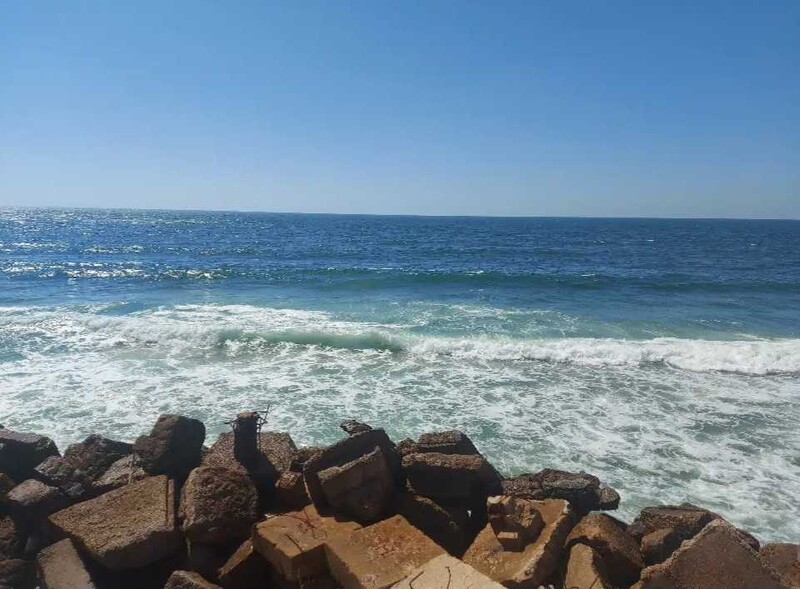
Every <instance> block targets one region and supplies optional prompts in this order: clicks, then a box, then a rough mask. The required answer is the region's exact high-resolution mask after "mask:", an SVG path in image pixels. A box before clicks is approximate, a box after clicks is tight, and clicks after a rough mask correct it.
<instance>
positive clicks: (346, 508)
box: [0, 413, 800, 589]
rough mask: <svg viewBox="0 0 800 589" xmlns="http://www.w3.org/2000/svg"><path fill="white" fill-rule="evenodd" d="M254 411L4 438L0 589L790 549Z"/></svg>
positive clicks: (286, 582) (422, 583)
mask: <svg viewBox="0 0 800 589" xmlns="http://www.w3.org/2000/svg"><path fill="white" fill-rule="evenodd" d="M261 426H262V419H261V416H259V415H258V414H256V413H244V414H241V415H239V416H238V417H237V419H236V420H235V421H234V422H232V431H230V432H227V433H223V434H221V435H220V436H219V437H218V438H217V440H216V441H214V442H213V443H212V444H211V445H210V447H205V446H204V445H203V444H204V442H205V427H204V425H203V424H202V423H201V422H199V421H197V420H194V419H190V418H187V417H182V416H177V415H164V416H162V417H160V418H159V419H158V421H157V422H156V423H155V425H154V426H153V429H152V431H151V432H150V433H149V434H148V435H145V436H142V437H140V438H139V439H138V440H136V441H135V442H134V443H132V444H129V443H125V442H119V441H115V440H109V439H106V438H103V437H100V436H97V435H92V436H89V437H88V438H87V439H86V440H85V441H83V442H81V443H79V444H75V445H73V446H70V447H69V448H67V449H66V451H65V452H64V453H63V455H61V454H60V452H59V450H58V448H56V446H55V444H54V443H53V442H52V441H51V440H50V439H48V438H47V437H45V436H41V435H36V434H30V433H20V432H16V431H10V430H7V429H0V588H12V589H32V588H33V587H37V586H38V587H41V588H42V589H105V588H108V589H112V588H113V589H117V588H128V587H130V588H132V589H133V588H136V589H148V588H153V589H162V588H165V589H203V588H204V589H211V588H218V587H222V588H224V589H263V588H267V587H279V588H284V587H285V588H290V587H304V588H309V587H314V588H335V587H343V588H346V589H350V588H358V589H362V588H363V589H380V588H388V587H397V588H403V589H406V588H407V589H458V588H471V589H480V588H487V589H489V588H500V587H513V588H529V587H530V588H534V587H539V586H552V587H575V588H589V587H591V588H594V589H599V588H611V587H617V588H629V587H636V588H638V589H650V588H656V587H658V588H664V587H680V588H690V587H691V588H696V589H704V588H709V589H711V588H723V587H725V588H730V589H736V588H768V587H774V588H780V587H798V586H800V560H798V555H799V551H798V545H794V544H767V545H765V546H760V545H759V542H758V541H757V540H756V539H755V538H753V537H752V536H750V535H749V534H747V533H746V532H745V531H743V530H740V529H737V528H736V527H735V526H733V525H732V524H730V523H729V522H727V521H726V520H725V519H724V518H723V517H722V516H720V515H719V514H716V513H713V512H711V511H708V510H706V509H703V508H700V507H696V506H694V505H688V504H687V505H679V506H670V505H659V506H652V507H648V508H645V509H643V510H642V512H641V513H640V514H639V516H638V517H637V518H636V519H635V520H634V521H633V522H631V523H630V524H628V523H625V522H622V521H620V520H619V519H616V518H614V517H612V516H611V515H609V514H608V513H606V512H607V511H611V510H614V509H616V508H617V506H618V505H619V501H620V498H619V495H618V494H617V493H616V491H614V490H613V489H611V488H609V487H606V486H603V485H601V483H600V481H599V480H598V478H597V477H595V476H592V475H589V474H586V473H570V472H564V471H559V470H552V469H545V470H541V471H539V472H536V473H533V474H524V475H519V476H515V477H510V478H506V477H504V476H503V475H502V474H501V473H499V472H498V471H497V470H496V469H495V468H494V467H493V466H492V465H491V464H490V463H489V461H487V460H486V458H485V457H484V456H483V455H481V453H480V451H479V450H478V448H476V447H475V445H474V444H473V443H472V441H471V440H470V439H469V437H467V436H466V435H465V434H464V433H462V432H459V431H445V432H434V433H429V434H423V435H422V436H420V438H419V439H418V440H403V441H401V442H399V443H397V444H395V443H394V442H393V441H392V440H391V439H389V437H388V435H387V434H386V432H385V431H384V430H382V429H373V428H372V427H370V426H369V425H366V424H363V423H359V422H355V421H352V420H351V421H348V422H345V423H343V424H342V428H343V429H344V430H345V434H346V435H345V436H344V437H343V438H342V439H341V440H339V441H338V442H336V443H334V444H332V445H330V446H327V447H308V448H297V447H296V445H295V443H294V442H293V441H292V438H291V437H290V436H289V434H287V433H280V432H270V431H262V428H261Z"/></svg>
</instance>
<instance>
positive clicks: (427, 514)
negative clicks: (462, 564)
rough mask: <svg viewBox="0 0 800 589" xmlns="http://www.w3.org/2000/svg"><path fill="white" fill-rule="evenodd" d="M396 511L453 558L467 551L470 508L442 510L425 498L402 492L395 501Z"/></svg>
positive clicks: (443, 508)
mask: <svg viewBox="0 0 800 589" xmlns="http://www.w3.org/2000/svg"><path fill="white" fill-rule="evenodd" d="M394 510H395V512H396V513H397V514H398V515H402V516H403V517H404V518H406V519H407V520H408V522H409V523H410V524H411V525H412V526H414V527H415V528H417V529H419V530H421V531H422V532H423V533H424V534H425V535H426V536H428V537H429V538H430V539H431V540H433V541H434V542H436V543H437V544H438V545H439V546H441V547H442V548H444V549H445V550H447V552H449V553H450V554H452V555H453V556H457V557H460V556H461V555H462V554H463V553H464V550H466V549H467V544H468V540H469V538H468V533H467V526H468V521H469V515H468V514H467V511H466V509H458V508H449V507H442V506H441V505H439V504H438V503H436V502H434V501H433V500H432V499H428V498H427V497H423V496H422V495H414V494H413V493H398V494H396V495H395V498H394Z"/></svg>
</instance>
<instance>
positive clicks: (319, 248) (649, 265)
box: [0, 209, 800, 541]
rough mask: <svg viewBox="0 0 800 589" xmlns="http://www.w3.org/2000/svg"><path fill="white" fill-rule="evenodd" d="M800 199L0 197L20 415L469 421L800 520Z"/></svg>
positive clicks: (274, 421)
mask: <svg viewBox="0 0 800 589" xmlns="http://www.w3.org/2000/svg"><path fill="white" fill-rule="evenodd" d="M798 401H800V222H796V221H736V220H644V219H574V218H466V217H465V218H456V217H449V218H444V217H439V218H436V217H388V216H386V217H382V216H338V215H295V214H266V213H226V212H168V211H134V210H66V209H63V210H62V209H47V210H46V209H0V423H3V424H4V425H6V426H7V427H11V428H15V429H21V430H26V431H35V432H42V433H46V434H48V435H51V436H52V437H53V438H54V439H55V440H56V441H57V443H58V444H59V447H60V448H61V449H62V450H63V449H64V448H65V447H66V445H68V444H69V443H72V442H75V441H79V440H81V439H83V438H84V437H86V436H87V435H88V434H90V433H94V432H97V433H101V434H103V435H106V436H110V437H114V438H118V439H128V440H130V439H133V438H134V437H136V436H137V435H139V434H140V433H143V432H145V431H146V430H148V429H149V427H150V426H151V424H152V423H153V422H154V420H155V419H156V417H157V416H158V415H159V414H160V413H165V412H179V413H183V414H186V415H190V416H192V417H197V418H199V419H202V420H203V421H204V422H205V423H206V426H207V428H208V431H209V435H208V440H209V441H211V440H213V438H214V437H215V436H216V434H217V433H219V432H221V431H224V430H226V429H227V428H228V426H226V425H225V422H226V421H227V420H228V419H230V418H231V417H232V416H234V415H235V414H236V413H237V412H239V411H242V410H249V409H257V410H264V409H266V408H267V407H269V409H270V412H269V425H268V427H269V428H270V429H278V430H287V431H289V432H291V434H292V436H293V437H294V439H295V441H296V442H297V443H298V444H323V443H329V442H332V441H334V440H335V439H337V438H338V437H340V436H341V435H343V433H342V432H341V431H339V429H338V424H339V422H340V421H342V420H343V419H346V418H357V419H360V420H363V421H366V422H368V423H371V424H373V425H376V426H383V427H385V428H386V430H387V431H388V433H389V434H390V435H391V436H392V437H393V438H394V439H395V440H397V441H399V440H400V439H402V438H404V437H415V436H417V435H418V434H420V433H422V432H425V431H430V430H437V429H443V428H448V429H449V428H458V429H461V430H463V431H465V432H467V433H468V434H469V435H470V437H471V438H472V439H473V440H474V442H475V443H476V445H477V446H478V447H479V448H480V449H481V450H482V452H483V453H484V454H485V455H486V456H487V457H488V458H489V459H490V460H491V461H492V462H493V463H494V464H495V465H496V466H497V467H498V468H499V469H500V470H502V471H504V472H505V473H507V474H515V473H520V472H530V471H535V470H539V469H541V468H544V467H554V468H563V469H569V470H585V471H588V472H591V473H595V474H597V475H598V476H600V478H601V479H603V480H604V482H606V483H608V484H610V485H612V486H614V487H615V488H617V489H618V490H619V492H620V494H621V495H622V505H621V509H620V511H619V512H618V513H619V515H620V516H621V517H623V518H627V519H631V518H632V517H634V516H635V514H636V513H637V512H638V510H639V509H640V508H641V507H642V506H644V505H650V504H657V503H666V502H675V503H677V502H682V501H690V502H694V503H697V504H700V505H702V506H705V507H709V508H711V509H714V510H716V511H718V512H720V513H722V514H723V515H725V516H726V517H727V518H728V519H730V520H731V521H733V522H734V523H736V524H738V525H740V526H743V527H745V528H746V529H748V530H750V531H751V532H753V533H755V534H756V535H757V536H758V537H760V538H761V539H764V540H775V541H779V540H792V541H797V540H798V539H799V538H800V428H798V423H800V403H798Z"/></svg>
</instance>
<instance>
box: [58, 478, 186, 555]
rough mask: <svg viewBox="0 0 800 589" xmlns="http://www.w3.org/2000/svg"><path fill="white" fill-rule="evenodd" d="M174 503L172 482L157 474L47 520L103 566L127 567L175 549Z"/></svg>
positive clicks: (75, 506) (177, 544)
mask: <svg viewBox="0 0 800 589" xmlns="http://www.w3.org/2000/svg"><path fill="white" fill-rule="evenodd" d="M173 506H174V491H173V486H172V482H171V481H168V480H167V477H166V476H157V477H150V478H147V479H144V480H141V481H139V482H136V483H133V484H130V485H126V486H125V487H121V488H119V489H115V490H114V491H110V492H108V493H106V494H105V495H101V496H100V497H96V498H94V499H91V500H89V501H85V502H83V503H78V504H77V505H73V506H72V507H68V508H67V509H64V510H62V511H59V512H56V513H54V514H53V515H51V516H50V523H51V524H52V526H53V527H54V528H55V530H56V531H57V532H59V533H61V534H63V535H65V536H67V537H69V538H72V540H74V541H75V543H76V544H78V546H80V547H82V548H83V549H84V550H85V551H86V552H88V553H89V554H90V555H91V556H92V558H94V559H95V560H97V561H98V562H99V563H100V564H102V565H103V566H105V567H107V568H109V569H111V570H127V569H133V568H139V567H143V566H145V565H148V564H150V563H153V562H156V561H158V560H160V559H161V558H163V557H165V556H167V555H168V554H170V553H171V552H173V551H175V550H176V549H177V548H178V546H179V545H180V534H179V533H178V530H177V528H176V526H175V514H174V510H173Z"/></svg>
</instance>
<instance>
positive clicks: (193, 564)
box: [177, 540, 232, 582]
mask: <svg viewBox="0 0 800 589" xmlns="http://www.w3.org/2000/svg"><path fill="white" fill-rule="evenodd" d="M231 550H232V548H231V545H230V544H225V545H218V544H203V543H200V542H192V541H191V540H186V558H185V560H184V561H183V562H181V563H180V564H179V566H178V567H177V568H178V569H180V570H187V571H193V572H195V573H198V574H200V575H201V576H202V577H203V578H205V579H208V580H209V581H213V582H216V581H217V580H218V579H217V572H218V570H219V568H220V567H221V566H222V565H223V564H225V561H226V560H228V557H229V556H230V551H231Z"/></svg>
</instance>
